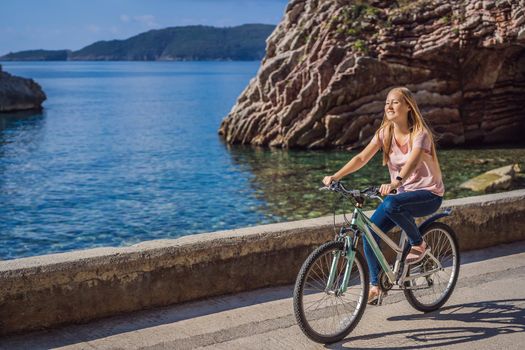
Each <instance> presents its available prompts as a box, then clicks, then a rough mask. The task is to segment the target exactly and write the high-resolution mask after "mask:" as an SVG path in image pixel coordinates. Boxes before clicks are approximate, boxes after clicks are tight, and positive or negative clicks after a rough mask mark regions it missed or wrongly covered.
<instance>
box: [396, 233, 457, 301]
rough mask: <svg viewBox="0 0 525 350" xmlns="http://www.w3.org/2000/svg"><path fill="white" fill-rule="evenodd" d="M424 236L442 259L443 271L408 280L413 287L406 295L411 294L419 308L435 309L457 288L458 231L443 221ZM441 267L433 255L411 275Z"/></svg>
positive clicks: (434, 252)
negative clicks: (455, 231)
mask: <svg viewBox="0 0 525 350" xmlns="http://www.w3.org/2000/svg"><path fill="white" fill-rule="evenodd" d="M423 238H424V240H425V242H426V243H427V244H428V245H429V246H430V247H431V252H432V254H433V255H434V257H435V258H436V259H437V260H438V261H439V262H440V264H441V266H442V270H438V271H436V272H434V273H433V274H431V275H429V276H425V277H418V278H416V279H414V280H412V281H411V282H407V283H408V285H407V286H409V288H410V289H407V290H406V293H405V294H408V295H407V297H409V301H411V304H412V305H413V306H414V307H416V309H419V310H421V311H432V310H435V309H437V308H439V307H440V306H441V305H443V304H444V303H445V302H446V301H447V299H448V298H449V296H450V294H451V293H452V291H453V289H454V286H455V284H456V280H457V276H458V273H459V249H458V245H457V242H456V238H455V235H454V233H453V232H452V231H451V230H450V229H449V228H448V227H447V226H445V225H442V224H441V225H437V224H435V225H432V226H431V227H429V229H428V230H427V232H426V233H425V234H424V235H423ZM437 267H438V266H437V264H436V262H435V261H434V260H433V259H432V258H430V257H426V258H424V259H423V260H422V261H421V262H420V263H418V264H416V265H413V266H411V268H410V270H409V273H408V276H416V275H418V274H422V273H425V272H427V271H431V270H434V269H436V268H437ZM410 299H412V300H410Z"/></svg>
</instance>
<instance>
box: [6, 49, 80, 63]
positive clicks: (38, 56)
mask: <svg viewBox="0 0 525 350" xmlns="http://www.w3.org/2000/svg"><path fill="white" fill-rule="evenodd" d="M70 54H71V50H27V51H19V52H10V53H8V54H7V55H5V56H1V57H0V60H2V61H66V60H67V59H68V57H69V55H70Z"/></svg>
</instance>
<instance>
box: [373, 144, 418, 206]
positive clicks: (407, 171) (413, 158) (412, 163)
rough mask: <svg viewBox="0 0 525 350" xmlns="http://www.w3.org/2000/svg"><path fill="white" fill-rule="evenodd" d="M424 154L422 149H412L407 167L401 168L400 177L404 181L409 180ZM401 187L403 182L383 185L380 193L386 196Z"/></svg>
mask: <svg viewBox="0 0 525 350" xmlns="http://www.w3.org/2000/svg"><path fill="white" fill-rule="evenodd" d="M423 152H424V151H423V149H422V148H419V147H415V148H412V150H411V151H410V155H409V156H408V159H407V161H406V163H405V165H403V168H401V171H400V172H399V174H398V176H400V177H402V178H403V179H406V178H408V177H409V176H410V175H411V174H412V172H413V171H414V170H415V169H416V167H417V165H418V164H419V162H420V161H421V157H422V156H423ZM399 186H401V181H398V180H394V181H392V182H391V183H390V184H383V185H381V187H380V189H379V192H381V195H383V196H386V195H387V194H389V193H390V191H392V190H394V189H396V188H398V187H399Z"/></svg>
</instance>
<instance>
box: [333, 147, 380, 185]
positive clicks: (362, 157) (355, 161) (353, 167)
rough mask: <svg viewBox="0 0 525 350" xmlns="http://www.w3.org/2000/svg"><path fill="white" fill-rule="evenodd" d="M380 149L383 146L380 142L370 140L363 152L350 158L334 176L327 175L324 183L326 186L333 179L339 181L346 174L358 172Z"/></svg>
mask: <svg viewBox="0 0 525 350" xmlns="http://www.w3.org/2000/svg"><path fill="white" fill-rule="evenodd" d="M380 149H381V147H380V146H379V144H377V143H374V142H372V141H370V142H369V143H368V145H367V146H366V147H365V149H364V150H362V151H361V152H359V154H358V155H356V156H355V157H353V158H352V159H350V161H349V162H348V163H346V165H345V166H343V167H342V168H341V169H339V171H338V172H336V173H335V174H334V175H332V176H325V178H324V179H323V183H324V184H325V185H326V186H328V185H330V183H331V182H332V181H334V180H335V181H339V180H341V179H342V178H343V177H345V176H346V175H348V174H351V173H353V172H356V171H357V170H359V169H361V168H362V167H363V166H365V164H366V163H368V162H369V161H370V159H372V157H373V156H374V155H375V154H376V153H377V151H379V150H380Z"/></svg>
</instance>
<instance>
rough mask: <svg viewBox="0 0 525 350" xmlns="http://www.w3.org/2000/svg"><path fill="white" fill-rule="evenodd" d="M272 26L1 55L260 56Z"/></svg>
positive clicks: (180, 31)
mask: <svg viewBox="0 0 525 350" xmlns="http://www.w3.org/2000/svg"><path fill="white" fill-rule="evenodd" d="M274 28H275V26H273V25H267V24H244V25H241V26H237V27H230V28H216V27H209V26H200V25H198V26H186V27H171V28H165V29H158V30H150V31H148V32H145V33H141V34H138V35H136V36H133V37H131V38H129V39H126V40H110V41H97V42H95V43H93V44H91V45H88V46H86V47H84V48H83V49H80V50H78V51H69V50H58V51H46V50H31V51H20V52H16V53H9V54H7V55H5V56H1V57H0V60H4V61H30V60H31V61H50V60H54V61H56V60H64V61H66V60H74V61H157V60H163V61H203V60H240V61H249V60H260V59H262V58H263V57H264V54H265V49H266V38H267V37H268V36H269V35H270V34H271V33H272V31H273V30H274Z"/></svg>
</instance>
